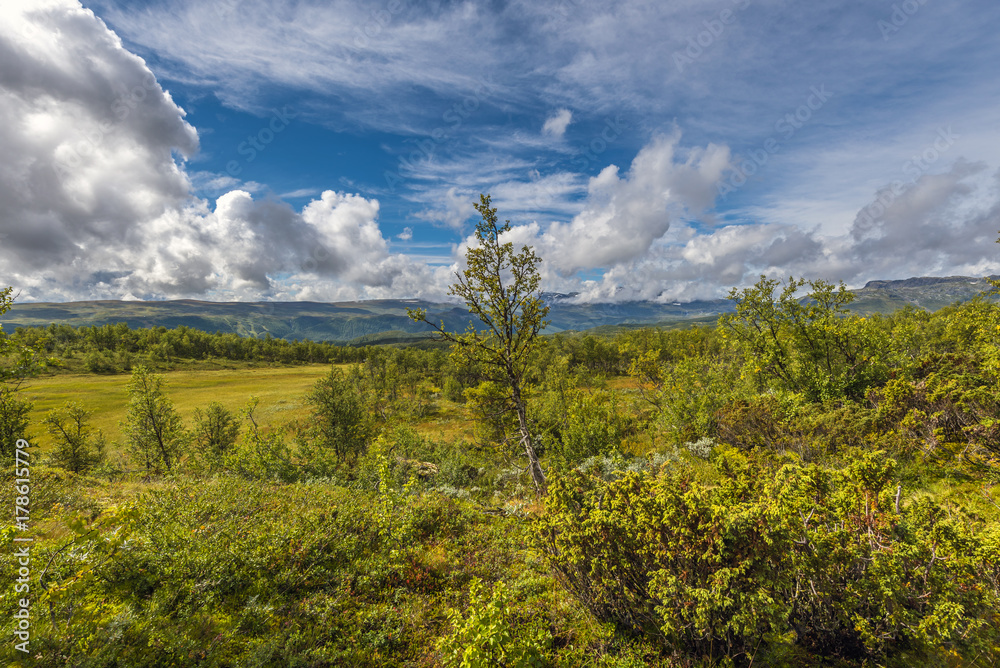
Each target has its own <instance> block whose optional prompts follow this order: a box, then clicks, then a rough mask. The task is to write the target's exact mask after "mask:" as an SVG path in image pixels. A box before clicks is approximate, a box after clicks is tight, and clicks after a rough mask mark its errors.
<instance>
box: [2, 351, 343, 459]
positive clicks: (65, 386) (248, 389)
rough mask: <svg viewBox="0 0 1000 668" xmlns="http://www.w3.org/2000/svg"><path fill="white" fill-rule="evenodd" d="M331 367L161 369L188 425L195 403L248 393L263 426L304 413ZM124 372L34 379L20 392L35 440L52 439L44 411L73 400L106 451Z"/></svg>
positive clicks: (115, 432) (121, 401)
mask: <svg viewBox="0 0 1000 668" xmlns="http://www.w3.org/2000/svg"><path fill="white" fill-rule="evenodd" d="M329 370H330V365H329V364H311V365H305V366H295V367H275V368H256V369H222V370H204V369H200V370H194V371H187V370H185V371H168V372H165V373H163V374H162V375H163V378H164V390H165V392H166V394H167V396H168V397H170V399H171V400H173V402H174V406H176V408H177V411H178V412H179V413H180V415H181V417H182V418H184V420H185V422H186V423H187V424H189V425H190V424H191V420H192V419H193V416H194V411H195V409H196V408H204V407H205V406H208V404H210V403H211V402H213V401H218V402H220V403H222V405H224V406H225V407H226V408H229V409H230V410H234V411H236V410H239V409H240V408H242V407H243V406H244V405H246V403H247V401H248V400H249V398H250V396H251V395H253V396H257V397H260V404H259V407H258V409H257V416H258V418H259V419H260V421H261V423H262V424H263V425H264V426H281V425H285V424H288V423H290V422H292V421H294V420H296V419H298V418H302V417H305V416H306V415H308V414H309V409H308V407H307V406H306V403H305V397H306V394H307V393H308V392H309V391H310V390H311V389H312V387H313V385H314V384H315V383H316V381H317V380H319V379H320V378H322V377H323V376H324V375H326V374H327V373H328V372H329ZM128 381H129V375H128V374H116V375H109V376H99V375H94V374H72V375H58V376H51V377H44V378H36V379H33V380H32V381H31V382H30V383H29V384H27V385H26V386H25V387H24V389H23V393H22V396H23V397H24V398H25V399H28V400H30V401H32V402H33V403H34V410H32V412H31V416H30V419H31V424H32V425H33V430H32V432H31V433H30V435H31V436H32V437H33V439H34V442H35V444H37V445H39V446H41V447H42V448H43V449H47V448H48V447H50V445H51V438H50V437H49V435H48V434H47V433H45V431H44V429H43V428H42V427H41V425H40V421H41V420H42V418H44V417H45V414H46V413H47V412H48V411H50V410H52V409H53V408H59V407H61V406H62V405H63V404H64V403H65V402H67V401H77V402H79V403H81V404H82V405H83V406H84V407H85V408H86V409H87V410H90V411H93V415H92V417H91V424H92V425H93V426H94V428H95V429H100V430H101V431H103V432H104V435H105V436H107V437H108V440H109V442H110V444H111V450H112V451H116V450H117V449H118V448H117V447H116V446H115V443H116V442H117V441H118V440H119V438H120V436H121V431H120V429H119V426H118V423H119V422H120V421H121V420H122V419H123V418H124V417H125V405H126V402H127V396H126V394H125V386H126V385H127V384H128Z"/></svg>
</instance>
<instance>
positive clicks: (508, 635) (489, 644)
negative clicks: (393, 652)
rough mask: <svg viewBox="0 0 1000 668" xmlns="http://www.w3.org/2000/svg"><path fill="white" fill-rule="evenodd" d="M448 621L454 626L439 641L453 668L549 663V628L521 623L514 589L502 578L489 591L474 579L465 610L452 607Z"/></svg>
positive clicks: (526, 666) (524, 666)
mask: <svg viewBox="0 0 1000 668" xmlns="http://www.w3.org/2000/svg"><path fill="white" fill-rule="evenodd" d="M448 621H449V622H451V624H452V627H453V630H452V632H451V633H450V634H448V635H447V636H445V637H443V638H442V639H441V640H440V641H438V649H439V650H440V651H441V654H442V656H443V658H444V665H445V666H448V667H449V668H494V667H500V666H510V667H511V668H533V667H535V666H538V667H540V666H544V665H546V664H545V662H544V661H543V656H544V654H545V653H546V650H547V649H548V646H549V644H550V642H551V638H550V636H549V633H548V629H546V628H544V627H542V626H539V625H538V624H535V625H533V627H532V626H529V625H527V624H525V623H524V622H523V621H522V622H521V623H520V624H518V620H517V619H516V613H515V611H514V609H513V607H512V605H511V593H510V591H509V590H508V589H507V586H506V585H505V584H504V583H503V582H502V581H500V582H497V583H496V584H495V585H494V587H493V591H492V593H491V594H489V595H487V592H485V591H484V588H483V583H482V582H481V581H479V580H473V581H472V584H471V585H470V587H469V607H468V609H467V610H466V612H465V614H463V613H462V612H461V611H460V610H457V609H455V610H450V611H449V612H448ZM524 627H527V628H524Z"/></svg>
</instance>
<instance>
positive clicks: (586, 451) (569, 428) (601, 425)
mask: <svg viewBox="0 0 1000 668" xmlns="http://www.w3.org/2000/svg"><path fill="white" fill-rule="evenodd" d="M537 415H538V418H539V426H540V427H541V429H543V430H544V433H543V438H542V442H543V443H544V444H545V453H546V456H548V457H550V458H552V459H553V460H554V461H555V462H561V467H562V468H566V467H569V468H572V467H574V466H576V465H577V464H579V463H580V462H582V461H583V460H584V459H587V458H588V457H596V456H600V455H614V454H620V453H621V452H622V443H623V441H625V440H626V439H627V438H628V437H629V436H631V435H632V434H634V433H635V431H636V424H635V423H636V421H635V419H633V418H632V417H631V416H630V415H629V413H628V412H627V411H626V410H624V407H623V406H622V401H621V400H620V399H619V398H618V395H616V394H615V393H613V392H610V391H608V390H586V389H580V388H566V389H562V390H561V391H552V392H549V393H547V395H546V396H544V397H543V398H542V399H541V400H540V401H539V407H538V410H537Z"/></svg>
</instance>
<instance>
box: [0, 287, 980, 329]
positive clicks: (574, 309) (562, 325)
mask: <svg viewBox="0 0 1000 668" xmlns="http://www.w3.org/2000/svg"><path fill="white" fill-rule="evenodd" d="M988 287H989V285H988V284H987V283H986V281H985V280H983V279H980V278H971V277H964V276H949V277H944V278H936V277H923V278H909V279H905V280H897V281H870V282H869V283H868V284H867V285H865V286H864V287H863V288H861V289H858V290H855V294H856V295H857V301H856V302H855V304H854V310H856V311H858V312H861V313H876V312H877V313H889V312H892V311H895V310H898V309H900V308H902V307H903V306H905V305H906V304H913V305H915V306H918V307H920V308H925V309H928V310H931V311H933V310H936V309H939V308H941V307H943V306H947V305H949V304H953V303H955V302H961V301H967V300H969V299H971V298H973V297H974V296H975V295H976V294H979V293H980V292H982V291H983V290H985V289H987V288H988ZM546 300H547V302H548V303H549V305H550V306H551V311H550V313H549V326H548V328H547V329H546V332H547V333H555V332H560V331H566V330H577V331H581V330H588V329H594V328H598V327H602V328H608V327H618V326H623V325H624V326H628V325H653V324H655V325H661V326H670V325H675V324H678V323H681V322H688V321H693V322H697V321H702V322H704V321H706V320H710V319H711V318H712V317H714V316H716V315H719V314H721V313H725V312H728V311H729V310H730V304H729V302H728V301H727V300H725V299H717V300H710V301H697V302H689V303H686V304H680V303H667V304H661V303H657V302H651V301H642V302H621V303H604V304H578V303H574V302H573V295H557V294H549V295H546ZM407 308H425V309H427V311H428V313H429V314H430V316H431V318H432V319H433V320H435V321H439V320H443V321H444V323H445V326H446V327H448V328H449V329H453V330H454V329H464V328H465V327H466V325H467V324H468V322H469V319H468V314H467V312H466V310H465V309H464V308H463V307H462V306H461V305H457V304H435V303H430V302H423V301H419V300H412V299H384V300H373V301H362V302H334V303H322V302H230V303H220V302H204V301H197V300H192V299H181V300H172V301H156V302H144V301H86V302H69V303H17V304H15V305H14V307H13V308H12V309H11V310H10V311H9V312H8V313H6V314H4V316H2V318H0V324H2V325H3V327H4V329H6V330H7V331H13V330H14V329H16V328H17V327H37V326H47V325H49V324H50V323H56V324H65V325H72V326H82V325H103V324H107V323H117V322H124V323H127V324H128V325H129V326H130V327H133V328H137V327H159V326H163V327H167V328H173V327H178V326H180V325H185V326H187V327H192V328H195V329H200V330H203V331H208V332H216V331H218V332H234V333H236V334H239V335H241V336H256V337H263V336H266V335H268V334H270V335H271V336H273V337H275V338H284V339H310V340H313V341H337V342H358V343H361V342H363V343H375V342H386V341H402V340H409V339H413V338H419V337H420V336H422V335H426V334H427V327H426V326H425V325H422V324H420V323H416V322H413V321H412V320H410V319H409V318H408V317H407V315H406V309H407Z"/></svg>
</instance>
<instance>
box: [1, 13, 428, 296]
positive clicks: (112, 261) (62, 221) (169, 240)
mask: <svg viewBox="0 0 1000 668" xmlns="http://www.w3.org/2000/svg"><path fill="white" fill-rule="evenodd" d="M0 18H2V19H3V20H2V22H0V121H2V122H0V145H3V146H5V147H7V151H6V154H5V156H4V161H3V162H2V164H0V202H3V205H4V206H3V212H2V214H0V235H2V236H0V238H2V245H0V265H2V266H3V267H4V269H5V272H4V273H5V276H6V279H5V280H6V281H7V282H11V283H16V284H17V285H18V286H19V288H21V289H22V298H27V299H31V298H47V299H52V298H62V299H67V298H69V299H72V298H94V297H129V298H136V297H138V298H157V297H189V296H199V295H202V296H204V295H211V296H214V297H217V298H252V297H259V296H261V295H276V294H285V295H290V296H293V297H294V296H296V295H295V293H293V292H289V291H288V286H289V285H298V286H299V288H298V289H299V290H302V285H301V284H302V283H303V282H305V281H309V280H313V281H319V282H325V283H326V284H327V287H328V288H329V289H330V291H331V293H337V294H343V293H345V292H350V293H352V294H353V296H355V297H358V296H364V295H365V294H367V293H366V291H367V290H369V289H371V290H385V289H389V288H392V287H393V286H396V285H397V284H399V283H400V281H402V287H401V289H407V290H410V289H414V288H415V287H416V285H417V281H412V280H410V279H409V278H408V276H409V275H411V274H412V275H414V276H422V277H423V279H424V280H427V276H426V273H427V272H424V271H423V270H422V269H420V268H419V267H417V266H416V265H415V264H414V263H413V262H411V261H409V260H407V259H406V258H403V257H401V256H391V255H390V254H389V253H388V251H387V243H386V240H385V239H384V238H383V236H382V234H381V231H380V229H379V226H378V215H379V202H378V201H377V200H374V199H366V198H364V197H361V196H360V195H350V194H342V193H337V192H334V191H326V192H323V193H322V194H321V195H320V196H319V198H318V199H315V200H313V201H311V202H310V203H308V204H307V205H306V206H305V207H304V208H303V209H302V211H301V212H298V211H296V210H294V209H293V208H292V207H291V206H289V205H288V204H287V203H285V202H283V201H281V200H280V199H274V198H270V197H263V198H261V199H256V200H255V199H254V197H253V195H252V194H251V192H250V191H251V190H257V188H255V187H254V186H255V185H256V184H252V183H251V184H239V185H240V187H239V189H236V190H230V191H229V192H226V193H225V194H222V195H221V196H220V197H218V199H217V200H216V202H215V206H214V209H213V208H212V207H211V205H210V204H209V202H207V201H205V200H200V199H197V198H194V197H192V195H191V190H192V188H193V187H196V186H200V187H202V188H215V189H225V188H232V187H233V186H235V185H237V182H236V181H235V180H234V179H232V178H231V177H226V176H220V175H213V174H210V173H204V172H198V173H196V174H195V178H194V179H193V180H194V181H195V184H193V183H192V179H191V178H189V176H188V174H187V173H186V171H185V169H184V164H183V162H181V163H178V158H177V156H180V159H183V158H184V157H190V156H192V155H194V154H195V153H196V152H197V151H198V136H197V133H196V132H195V130H194V128H192V127H191V126H190V125H189V124H188V123H187V122H185V120H184V115H185V114H184V111H183V110H182V109H180V108H179V107H178V106H177V105H176V104H175V103H174V102H173V100H172V99H171V97H170V95H169V93H167V92H166V91H164V90H163V89H162V88H161V86H160V85H159V83H158V82H157V81H156V79H155V77H154V76H153V75H152V73H151V72H150V70H149V68H148V67H147V66H146V64H145V62H144V61H143V60H142V59H141V58H139V57H137V56H135V55H134V54H131V53H129V52H128V51H127V50H125V49H124V48H123V47H122V44H121V41H120V40H119V39H118V38H117V36H115V34H114V33H113V32H111V31H110V30H108V28H107V27H106V26H105V25H104V23H103V22H102V21H101V20H100V19H99V18H97V17H96V16H94V14H93V13H92V12H90V11H89V10H87V9H84V8H83V7H81V6H80V5H79V4H78V3H76V2H72V1H69V0H44V1H40V0H32V1H31V2H15V3H6V4H5V5H4V6H3V8H2V9H0ZM296 194H305V192H304V191H303V192H302V193H296ZM333 283H336V284H337V287H336V288H334V287H333V285H332V284H333ZM432 289H433V288H431V287H429V286H428V285H426V284H424V285H423V287H422V288H421V289H420V290H418V291H422V292H425V293H426V292H428V290H432ZM310 294H315V289H314V290H312V291H311V292H310Z"/></svg>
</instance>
